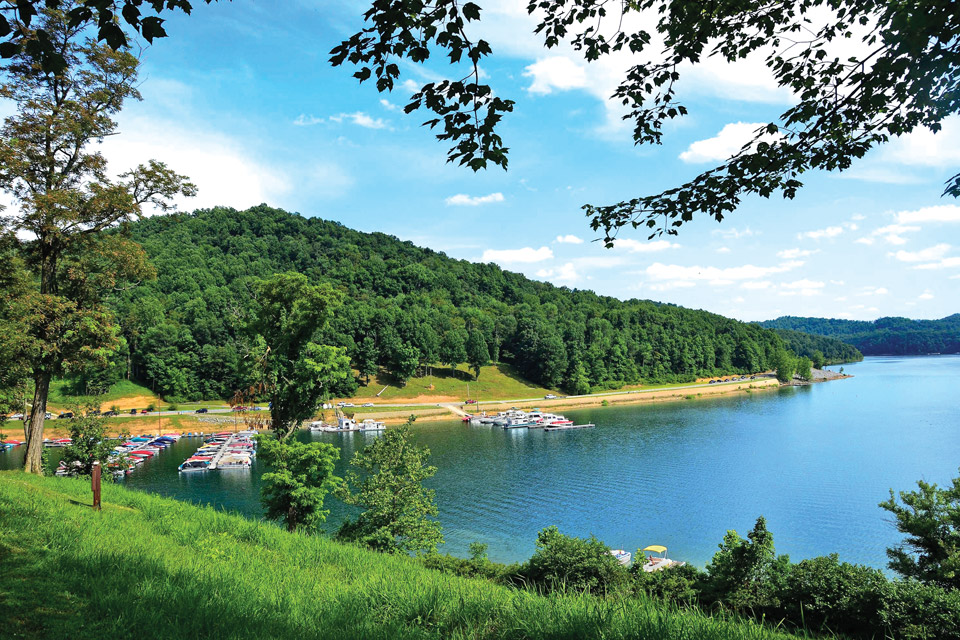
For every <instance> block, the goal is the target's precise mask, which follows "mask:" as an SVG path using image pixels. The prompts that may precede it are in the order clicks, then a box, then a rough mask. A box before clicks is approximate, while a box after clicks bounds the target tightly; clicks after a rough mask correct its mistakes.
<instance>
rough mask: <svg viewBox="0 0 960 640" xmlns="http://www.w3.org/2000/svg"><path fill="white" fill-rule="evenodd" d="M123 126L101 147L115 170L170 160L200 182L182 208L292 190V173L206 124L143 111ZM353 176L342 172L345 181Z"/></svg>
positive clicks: (238, 203) (268, 197) (277, 199)
mask: <svg viewBox="0 0 960 640" xmlns="http://www.w3.org/2000/svg"><path fill="white" fill-rule="evenodd" d="M120 129H121V131H123V132H124V133H123V135H120V136H113V137H110V138H107V139H106V140H105V141H104V143H103V145H102V146H101V149H102V150H103V153H104V155H105V156H106V158H107V160H108V161H109V162H110V169H111V170H112V171H115V172H116V173H122V172H124V171H127V170H128V169H132V168H133V167H135V166H136V165H138V164H141V163H143V162H145V161H146V160H147V159H148V158H153V159H156V160H159V161H161V162H164V163H166V164H167V166H169V167H170V168H171V169H173V170H174V171H176V172H177V173H181V174H184V175H187V176H189V178H190V180H191V182H193V183H194V184H196V185H197V189H198V194H197V196H196V197H194V198H177V199H176V200H175V203H176V204H177V206H178V207H179V208H181V209H195V208H205V207H215V206H227V207H234V208H236V209H245V208H247V207H251V206H254V205H257V204H260V203H262V202H269V203H271V204H275V205H277V206H283V204H284V202H285V197H286V196H287V195H288V194H290V193H291V192H292V190H293V186H294V181H293V180H292V179H291V175H289V173H293V172H292V171H291V172H286V171H284V170H282V169H280V168H278V167H277V166H276V165H274V164H271V163H266V162H260V161H259V160H258V159H257V158H258V156H259V154H258V153H257V152H256V150H255V149H251V148H249V147H248V146H247V144H248V143H247V142H246V141H245V140H241V139H235V138H233V137H231V136H227V135H223V134H219V133H211V129H210V128H208V127H205V126H192V125H186V124H184V123H182V122H176V121H168V120H163V119H155V118H147V117H142V116H122V117H121V119H120ZM349 181H350V180H349V176H347V174H346V173H343V172H341V186H343V187H344V188H346V187H347V186H349V185H348V182H349Z"/></svg>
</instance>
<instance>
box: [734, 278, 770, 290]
mask: <svg viewBox="0 0 960 640" xmlns="http://www.w3.org/2000/svg"><path fill="white" fill-rule="evenodd" d="M772 286H773V283H772V282H770V281H769V280H750V281H748V282H744V283H743V284H741V285H740V288H741V289H747V290H749V291H761V290H763V289H769V288H770V287H772Z"/></svg>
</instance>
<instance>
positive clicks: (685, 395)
mask: <svg viewBox="0 0 960 640" xmlns="http://www.w3.org/2000/svg"><path fill="white" fill-rule="evenodd" d="M816 374H820V375H816ZM824 374H825V375H824ZM851 377H853V376H851V375H849V374H839V373H837V372H834V371H828V370H823V371H820V370H815V375H814V380H812V381H809V382H801V381H796V380H795V381H792V382H789V383H786V384H783V385H781V384H780V383H779V382H778V381H777V379H776V378H775V377H773V376H764V377H759V378H757V379H755V380H744V381H740V382H724V383H719V384H709V383H693V384H689V385H681V386H676V387H666V388H659V387H655V388H652V389H631V390H625V391H608V392H601V393H597V394H590V395H585V396H568V397H563V398H556V399H546V398H526V399H516V400H489V401H484V402H480V403H478V404H472V405H468V404H464V403H463V402H460V401H449V402H438V403H436V404H434V405H433V406H429V407H428V406H424V404H422V403H418V404H417V405H412V406H411V407H410V408H409V409H407V408H404V407H400V406H392V407H384V409H383V410H378V409H377V407H362V409H363V410H362V411H359V412H356V413H355V414H354V415H356V416H357V417H361V418H372V419H374V420H379V421H382V422H384V423H386V424H388V425H391V426H395V425H399V424H403V423H404V422H406V420H407V418H408V417H409V416H410V415H415V416H416V417H417V420H416V422H417V423H426V422H443V421H449V420H460V419H462V415H463V413H479V412H481V411H486V412H487V413H497V412H498V411H504V410H506V409H509V408H511V407H516V408H519V409H530V408H534V407H536V408H540V409H545V410H552V409H587V408H597V407H604V406H619V405H628V404H643V403H655V402H656V403H660V402H677V401H684V400H687V401H692V400H698V399H701V398H707V397H721V396H728V395H733V394H743V393H753V392H763V391H771V390H774V389H779V388H780V387H781V386H808V385H811V384H817V383H820V382H829V381H832V380H842V379H846V378H851ZM358 408H360V407H358ZM328 411H329V410H328ZM461 412H463V413H461ZM201 415H202V414H201ZM201 415H197V414H194V413H192V412H190V413H182V414H177V415H164V416H160V417H159V418H158V416H156V415H153V416H144V417H140V418H132V417H131V418H122V419H120V420H117V422H116V424H115V425H114V424H109V423H108V426H107V435H109V436H116V435H118V434H119V433H120V432H121V431H123V430H128V431H129V433H130V435H132V436H134V435H140V434H159V433H164V432H172V431H177V432H182V433H190V432H194V433H196V432H204V433H213V432H216V431H222V430H232V428H233V427H237V428H241V429H242V428H246V427H248V426H249V425H245V422H244V421H243V419H239V420H234V419H231V417H230V416H231V415H232V414H222V417H220V416H221V414H217V415H213V414H207V415H202V417H201ZM110 422H113V420H111V421H110ZM21 425H22V423H20V422H19V421H17V422H14V423H10V422H8V423H7V424H6V425H4V426H3V427H2V428H0V433H2V434H4V435H5V436H6V437H7V438H11V439H17V440H22V439H23V428H22V426H21ZM48 425H49V426H46V427H45V428H44V437H46V438H61V437H66V436H68V435H69V433H68V429H67V428H66V427H63V428H58V426H57V425H56V421H50V423H48Z"/></svg>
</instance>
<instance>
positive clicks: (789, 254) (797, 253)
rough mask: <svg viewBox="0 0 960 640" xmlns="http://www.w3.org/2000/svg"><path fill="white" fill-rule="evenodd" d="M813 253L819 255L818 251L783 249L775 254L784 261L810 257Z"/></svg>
mask: <svg viewBox="0 0 960 640" xmlns="http://www.w3.org/2000/svg"><path fill="white" fill-rule="evenodd" d="M815 253H820V249H784V250H783V251H778V252H777V257H778V258H783V259H784V260H796V259H797V258H806V257H807V256H812V255H813V254H815Z"/></svg>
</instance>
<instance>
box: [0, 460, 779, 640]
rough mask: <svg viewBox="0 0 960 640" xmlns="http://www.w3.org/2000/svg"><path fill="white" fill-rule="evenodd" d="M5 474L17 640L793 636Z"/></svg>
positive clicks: (6, 632) (5, 607) (5, 599)
mask: <svg viewBox="0 0 960 640" xmlns="http://www.w3.org/2000/svg"><path fill="white" fill-rule="evenodd" d="M103 500H104V509H103V511H102V512H100V513H97V512H94V511H93V510H91V509H90V507H89V504H90V487H89V482H87V481H83V480H71V479H66V478H38V477H35V476H26V475H24V474H22V473H18V472H2V473H0V531H3V536H2V537H0V629H2V633H0V635H2V636H3V637H4V638H11V639H13V638H31V639H32V638H38V639H39V638H57V639H60V638H71V639H73V640H86V639H91V640H92V639H97V640H100V639H102V638H111V639H116V638H158V639H159V638H177V639H193V638H196V639H200V638H276V639H284V638H290V639H295V640H307V639H312V638H343V639H352V638H363V639H365V640H373V639H377V638H383V639H390V640H393V639H400V640H402V639H407V638H417V639H419V638H436V639H438V640H439V639H441V638H443V639H447V638H452V639H457V638H477V639H484V638H489V639H492V638H507V639H517V640H520V639H528V640H536V639H541V638H542V639H547V638H551V639H570V640H574V639H591V638H605V639H609V640H616V639H627V638H637V639H640V638H644V639H647V640H661V639H668V638H670V639H676V640H728V639H731V640H732V639H743V640H747V639H756V640H761V639H770V640H774V639H778V638H780V639H786V638H789V637H791V636H786V635H783V634H779V633H775V632H773V631H770V630H766V629H763V628H761V627H759V626H758V625H756V624H753V623H735V622H731V621H725V620H719V619H714V618H709V617H705V616H703V615H701V614H698V613H695V612H681V611H677V610H673V609H670V608H667V607H661V606H660V605H657V604H654V603H652V602H650V601H647V600H640V599H612V598H611V599H600V598H595V597H591V596H583V595H568V596H549V597H544V596H540V595H537V594H534V593H531V592H527V591H517V590H514V589H511V588H508V587H502V586H498V585H495V584H492V583H489V582H485V581H482V580H476V579H464V578H457V577H454V576H449V575H444V574H440V573H437V572H434V571H431V570H428V569H425V568H424V567H422V566H421V565H419V564H418V563H417V562H415V561H414V560H413V559H410V558H407V557H397V556H384V555H378V554H374V553H372V552H368V551H364V550H361V549H357V548H354V547H350V546H345V545H340V544H337V543H334V542H331V541H329V540H327V539H325V538H322V537H318V536H315V537H307V536H303V535H300V534H288V533H286V532H285V531H283V530H281V529H280V528H278V527H276V526H274V525H272V524H267V523H262V522H257V521H253V520H248V519H245V518H242V517H239V516H234V515H229V514H226V513H224V512H222V511H217V510H215V509H212V508H200V507H195V506H193V505H190V504H187V503H182V502H177V501H174V500H169V499H165V498H160V497H157V496H154V495H151V494H147V493H141V492H137V491H132V490H127V489H125V488H123V487H121V486H118V485H111V484H107V485H106V486H105V487H104V492H103Z"/></svg>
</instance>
